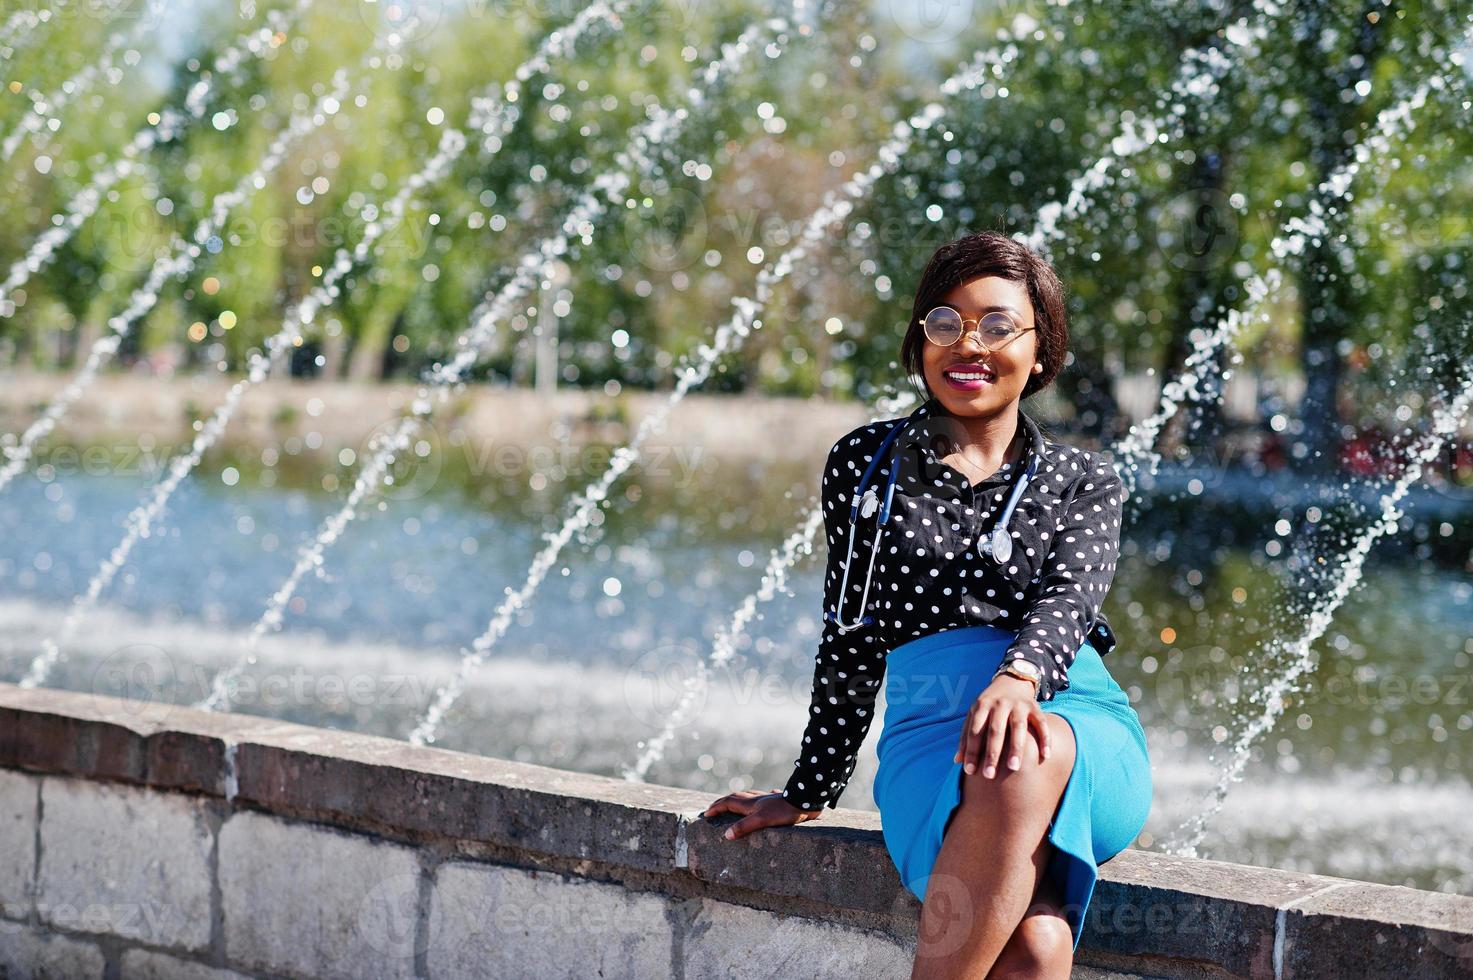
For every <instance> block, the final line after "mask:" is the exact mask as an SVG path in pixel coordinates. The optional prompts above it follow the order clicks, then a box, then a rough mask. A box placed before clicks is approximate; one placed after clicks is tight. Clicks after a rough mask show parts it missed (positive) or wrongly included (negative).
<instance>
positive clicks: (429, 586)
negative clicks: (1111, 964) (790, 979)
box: [0, 0, 1473, 894]
mask: <svg viewBox="0 0 1473 980" xmlns="http://www.w3.org/2000/svg"><path fill="white" fill-rule="evenodd" d="M1470 28H1473V21H1470V18H1469V14H1468V11H1467V9H1466V5H1465V4H1462V3H1459V2H1456V0H1436V2H1383V0H1353V2H1352V0H1296V2H1284V3H1277V2H1269V0H1259V2H1256V3H1254V2H1238V3H1233V2H1228V0H1193V2H1189V3H1179V2H1171V3H1167V2H1147V0H1119V2H1113V0H1106V2H1094V3H1078V2H1075V3H1064V2H1057V0H1054V2H1023V3H993V2H984V0H947V2H942V3H937V2H908V0H876V2H866V3H826V4H825V3H813V2H808V3H803V4H799V5H790V4H786V3H775V4H772V5H765V4H760V3H723V4H720V5H717V4H715V3H709V2H699V0H670V2H661V0H641V2H632V0H624V2H609V3H601V4H595V5H593V6H588V5H585V4H576V3H571V2H562V0H553V2H548V3H536V2H532V3H521V2H493V0H425V2H412V0H406V2H403V3H397V4H396V3H392V2H386V0H377V2H359V0H338V2H321V0H319V2H312V0H281V2H275V3H266V2H242V3H239V4H237V3H234V2H229V0H216V2H209V0H192V2H181V0H155V2H148V0H126V2H123V0H119V2H107V3H103V2H98V3H88V2H76V3H60V2H51V3H45V4H41V3H34V2H29V0H26V2H18V3H15V4H7V5H6V7H5V8H4V11H3V12H0V141H3V142H0V184H3V188H4V191H3V193H0V277H3V279H0V423H3V424H0V433H3V436H0V448H3V449H4V454H5V459H4V465H5V468H4V470H0V624H3V629H0V679H4V680H6V681H20V682H24V683H34V684H47V685H52V686H58V687H65V688H70V689H74V690H91V691H97V692H99V693H107V694H112V695H116V696H121V697H124V698H127V699H130V701H132V702H134V703H142V702H144V701H165V702H169V703H175V704H181V705H187V704H201V705H205V706H208V707H212V708H217V709H218V708H229V709H230V710H235V711H242V712H248V713H254V714H264V715H270V716H273V717H279V718H284V719H290V720H293V721H300V722H305V723H308V724H313V725H321V726H329V727H340V728H348V729H353V730H358V731H364V732H370V733H375V734H381V735H387V736H391V737H395V738H404V737H412V738H414V739H415V740H416V741H426V742H433V743H434V744H438V745H443V746H446V747H449V748H456V749H462V750H466V751H472V752H479V753H486V754H490V755H495V756H499V757H503V758H508V759H516V760H521V761H527V762H535V763H539V764H544V765H551V766H557V767H561V768H569V769H577V770H582V771H587V772H596V773H602V774H606V775H614V776H621V775H622V776H624V777H626V778H633V779H648V780H650V781H654V782H660V783H665V784H671V785H680V786H686V787H691V788H695V789H700V790H706V791H709V792H711V793H712V794H713V798H714V796H715V795H718V794H721V793H725V792H729V791H731V790H734V789H743V788H751V787H757V788H773V787H777V786H781V785H782V783H783V782H784V781H785V780H786V778H787V775H788V773H789V772H790V771H791V766H792V762H793V759H794V757H795V755H796V752H797V747H798V741H799V738H800V735H801V732H802V727H803V723H804V720H805V718H806V712H807V705H808V696H809V683H810V680H811V673H812V663H813V655H814V650H815V646H816V641H817V636H818V632H819V628H820V615H821V609H820V587H819V586H820V580H821V572H822V565H823V560H824V557H825V556H824V553H823V548H822V545H821V542H820V543H819V545H818V546H817V547H815V546H814V542H815V540H816V538H817V537H818V536H816V535H815V533H814V532H815V529H816V527H817V525H816V523H815V521H814V511H813V509H812V505H813V501H814V495H815V493H816V491H817V487H818V476H819V466H820V464H821V461H822V458H823V454H824V453H825V452H826V451H827V449H828V447H829V446H830V445H832V443H833V442H834V441H835V440H836V439H837V438H838V437H839V436H840V435H842V434H843V433H844V432H846V431H848V429H850V428H852V427H853V426H855V425H858V424H860V423H862V422H864V421H866V420H868V419H870V418H874V417H881V418H887V417H892V416H895V415H899V414H903V413H904V412H905V411H907V410H908V407H909V405H910V404H911V403H912V402H911V401H910V399H913V397H914V390H913V389H912V387H911V385H910V384H909V382H908V380H907V379H906V378H905V377H904V374H903V372H902V371H901V370H900V369H899V367H898V364H897V357H898V348H899V341H900V337H901V335H902V333H903V331H904V328H905V323H906V320H907V319H908V317H909V316H910V312H911V310H910V307H911V298H912V290H913V289H914V285H915V283H916V281H917V279H918V277H919V275H920V273H921V271H922V269H923V268H924V266H925V263H926V261H927V259H928V258H929V257H930V255H931V253H932V251H933V250H934V249H935V248H936V247H937V246H939V245H940V244H942V243H944V242H947V241H950V240H952V239H954V238H957V237H959V236H961V235H963V234H966V233H968V232H972V231H979V230H983V229H997V230H1002V231H1006V232H1009V233H1012V234H1015V235H1017V236H1019V237H1021V238H1024V239H1026V240H1028V241H1029V242H1030V243H1031V244H1033V245H1034V246H1035V247H1037V248H1039V249H1040V251H1042V252H1044V253H1045V254H1047V255H1048V256H1049V257H1050V259H1051V260H1052V261H1053V263H1054V264H1055V267H1056V268H1057V269H1058V271H1059V274H1060V276H1061V278H1062V279H1063V280H1064V282H1065V284H1066V287H1067V290H1068V294H1069V313H1070V317H1071V327H1070V329H1071V344H1072V352H1071V357H1070V360H1069V363H1068V365H1067V367H1066V368H1065V370H1064V371H1063V372H1062V373H1061V375H1060V376H1059V378H1058V380H1057V381H1056V383H1055V385H1054V387H1053V388H1052V389H1051V390H1050V391H1048V392H1045V393H1043V394H1041V395H1039V396H1038V397H1037V398H1035V399H1031V400H1030V401H1029V402H1028V403H1025V409H1026V410H1028V411H1030V412H1032V413H1033V414H1034V415H1035V417H1037V418H1039V419H1040V420H1041V421H1043V422H1044V423H1045V425H1046V428H1047V429H1048V431H1049V432H1050V433H1051V434H1053V435H1054V436H1055V437H1056V438H1059V439H1061V440H1062V441H1066V442H1070V443H1073V444H1076V445H1080V446H1086V447H1089V448H1097V449H1102V450H1106V451H1108V452H1109V453H1110V454H1111V456H1112V458H1113V459H1114V460H1115V462H1116V465H1117V468H1119V469H1120V470H1121V471H1122V475H1123V476H1125V478H1126V481H1127V485H1128V486H1129V487H1130V488H1131V491H1132V493H1131V501H1130V503H1129V504H1128V511H1127V520H1128V526H1127V528H1126V531H1125V542H1124V547H1123V555H1122V559H1121V562H1120V567H1119V571H1118V574H1117V577H1116V580H1115V584H1114V586H1113V589H1112V591H1111V592H1110V595H1109V597H1108V599H1107V600H1106V603H1105V607H1104V608H1105V612H1106V615H1107V616H1108V618H1109V621H1110V623H1111V625H1112V626H1113V627H1114V628H1115V630H1116V632H1117V633H1118V634H1119V636H1120V643H1119V645H1118V646H1117V647H1116V649H1115V650H1114V651H1113V652H1112V653H1111V654H1110V655H1109V656H1108V657H1107V664H1108V665H1109V666H1110V668H1111V670H1112V671H1113V672H1114V673H1115V676H1116V677H1117V679H1118V680H1119V681H1120V683H1121V685H1122V686H1123V687H1125V688H1126V690H1127V691H1128V692H1129V693H1130V695H1131V698H1132V700H1133V702H1134V703H1135V704H1136V707H1137V709H1138V711H1139V712H1140V714H1141V717H1142V720H1143V722H1144V723H1145V725H1146V727H1147V730H1148V733H1149V736H1150V741H1151V749H1152V756H1153V762H1154V765H1155V770H1154V772H1155V785H1156V808H1155V810H1154V812H1153V814H1152V816H1151V819H1150V821H1149V822H1148V825H1147V830H1146V832H1145V833H1143V834H1142V835H1141V838H1140V839H1139V840H1138V841H1137V846H1139V847H1144V848H1148V849H1151V848H1155V849H1161V850H1169V851H1171V852H1173V853H1195V854H1199V855H1201V856H1205V857H1211V858H1217V859H1222V860H1231V861H1242V862H1248V863H1259V864H1268V865H1272V866H1276V867H1281V868H1290V869H1300V870H1307V871H1317V872H1322V873H1327V874H1336V875H1345V876H1348V877H1354V878H1361V879H1367V880H1373V881H1381V882H1388V883H1395V884H1409V885H1415V886H1417V887H1422V888H1430V889H1439V890H1446V891H1457V892H1462V893H1465V894H1473V858H1470V857H1469V856H1468V854H1467V849H1466V846H1465V844H1466V823H1465V820H1464V818H1462V816H1461V814H1465V813H1466V812H1467V811H1468V808H1469V807H1470V805H1473V788H1470V784H1469V775H1470V766H1473V757H1470V733H1473V683H1470V681H1473V666H1470V665H1473V630H1470V628H1469V623H1470V622H1473V615H1470V614H1473V575H1470V571H1473V521H1470V519H1469V518H1470V515H1473V429H1470V427H1469V424H1468V413H1467V409H1468V398H1469V384H1470V371H1473V331H1470V327H1469V314H1470V305H1473V300H1470V297H1469V294H1468V283H1467V280H1468V274H1467V273H1468V270H1467V260H1468V256H1469V250H1470V246H1473V238H1470V229H1469V220H1470V219H1469V215H1470V214H1473V169H1470V166H1469V164H1468V160H1469V159H1470V158H1473V131H1470V128H1469V126H1468V125H1467V121H1468V118H1469V112H1470V108H1473V88H1470V84H1469V83H1470V76H1469V68H1468V57H1469V54H1470V49H1473V45H1470V35H1469V33H1468V32H1469V30H1470ZM631 446H632V447H633V451H630V447H631ZM874 741H875V734H873V733H872V734H871V737H870V739H869V742H868V743H867V745H866V748H865V753H864V755H863V757H862V758H861V761H860V764H859V769H858V770H857V772H856V775H855V778H854V780H853V781H852V782H851V783H850V786H849V789H848V790H847V792H846V794H845V797H844V799H843V803H844V805H846V806H854V807H871V808H872V807H873V802H872V800H871V799H870V797H869V794H868V782H869V776H870V774H872V772H873V762H874V758H873V746H874Z"/></svg>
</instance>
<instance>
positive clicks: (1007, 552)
mask: <svg viewBox="0 0 1473 980" xmlns="http://www.w3.org/2000/svg"><path fill="white" fill-rule="evenodd" d="M977 550H978V551H979V552H981V554H982V557H984V558H985V557H987V556H988V555H989V554H990V555H991V556H992V558H993V559H994V560H995V561H997V562H999V563H1001V562H1005V561H1007V560H1008V559H1009V558H1011V557H1012V556H1013V539H1012V537H1011V536H1010V535H1009V534H1008V529H1007V528H1006V527H995V528H993V529H992V535H991V536H990V538H979V539H978V541H977Z"/></svg>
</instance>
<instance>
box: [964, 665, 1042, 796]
mask: <svg viewBox="0 0 1473 980" xmlns="http://www.w3.org/2000/svg"><path fill="white" fill-rule="evenodd" d="M1030 728H1032V729H1034V730H1035V731H1036V733H1037V738H1038V747H1039V761H1040V762H1042V761H1043V760H1044V759H1047V758H1048V757H1049V753H1050V751H1051V750H1052V748H1053V746H1052V745H1051V744H1050V735H1049V727H1048V720H1047V719H1046V718H1045V717H1044V710H1043V709H1042V708H1040V707H1039V706H1038V699H1037V697H1036V696H1035V694H1034V688H1033V682H1032V681H1026V680H1024V679H1023V678H1021V677H1013V676H1012V675H1010V674H1000V675H998V676H997V677H994V678H993V679H992V683H991V684H989V685H987V689H986V690H984V691H983V692H982V693H981V694H979V695H977V700H975V701H973V702H972V707H971V708H970V709H969V710H968V713H967V723H966V724H965V725H963V726H962V737H961V742H960V743H959V744H958V745H957V748H956V755H955V756H954V757H953V758H952V760H951V761H952V762H961V763H963V764H964V766H963V768H965V770H966V772H967V775H971V774H972V773H974V772H976V771H977V759H978V754H979V752H980V751H982V750H983V746H984V744H985V754H984V755H983V757H982V775H983V776H985V777H987V778H988V779H991V778H992V777H993V776H995V775H996V774H997V760H998V759H999V758H1000V757H1001V756H1002V752H1003V747H1004V743H1005V742H1006V743H1008V744H1007V748H1008V768H1009V769H1021V768H1022V766H1023V751H1024V747H1025V743H1026V742H1027V739H1028V730H1029V729H1030Z"/></svg>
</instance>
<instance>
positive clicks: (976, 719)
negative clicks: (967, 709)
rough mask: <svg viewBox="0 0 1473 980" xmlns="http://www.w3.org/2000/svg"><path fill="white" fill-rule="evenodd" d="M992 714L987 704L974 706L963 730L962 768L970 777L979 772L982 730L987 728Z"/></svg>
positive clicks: (980, 703) (982, 703)
mask: <svg viewBox="0 0 1473 980" xmlns="http://www.w3.org/2000/svg"><path fill="white" fill-rule="evenodd" d="M990 713H991V707H990V706H989V705H988V704H986V703H985V702H979V703H977V704H974V705H973V706H972V712H971V714H969V715H968V716H967V724H966V727H965V728H963V729H962V768H963V769H964V770H966V773H967V775H968V776H970V775H971V774H972V773H974V772H976V771H977V761H978V759H977V757H978V755H980V754H981V751H982V730H983V729H984V728H985V727H986V726H987V716H988V715H989V714H990Z"/></svg>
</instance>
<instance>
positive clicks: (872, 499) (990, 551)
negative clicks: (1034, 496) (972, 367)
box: [823, 409, 1038, 633]
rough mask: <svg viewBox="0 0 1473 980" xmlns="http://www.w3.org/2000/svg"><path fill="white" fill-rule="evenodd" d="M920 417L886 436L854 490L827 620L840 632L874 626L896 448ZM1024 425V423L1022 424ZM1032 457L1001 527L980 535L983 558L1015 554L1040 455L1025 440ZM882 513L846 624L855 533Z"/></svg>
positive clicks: (1002, 559)
mask: <svg viewBox="0 0 1473 980" xmlns="http://www.w3.org/2000/svg"><path fill="white" fill-rule="evenodd" d="M919 414H920V410H919V409H917V410H916V411H915V412H912V413H911V414H910V415H909V416H907V417H906V419H905V421H904V422H902V423H900V424H899V425H897V426H895V428H893V429H891V430H890V432H889V434H888V435H886V436H885V439H884V441H883V442H881V443H880V448H879V449H878V450H876V451H875V455H874V457H873V458H872V459H871V460H870V464H869V466H867V467H865V470H864V475H863V476H861V477H860V478H859V483H858V485H857V486H855V488H854V499H853V503H852V504H851V505H850V507H849V548H848V553H847V555H846V558H845V562H844V579H843V581H842V582H840V583H839V600H838V602H837V603H835V607H834V609H833V610H832V611H829V610H825V611H824V614H823V618H824V620H825V621H827V622H831V623H834V624H835V625H836V626H837V628H838V630H839V632H840V633H849V632H851V631H853V630H857V629H860V628H862V627H865V626H869V625H871V624H873V623H874V621H875V618H874V617H873V616H870V615H866V614H865V613H864V610H865V607H867V606H868V605H869V589H870V582H871V581H872V580H873V578H874V573H875V558H876V557H877V556H878V555H879V553H880V536H881V534H882V533H883V532H884V530H885V525H886V524H888V523H889V521H890V505H891V503H892V502H893V501H894V499H895V483H896V481H897V479H898V478H899V475H900V467H899V466H898V465H896V460H895V459H894V450H893V449H892V446H893V445H894V443H895V441H896V439H897V437H899V435H900V433H901V432H902V431H903V430H904V429H905V428H907V427H908V426H909V425H910V423H911V422H912V421H914V420H915V418H916V416H918V415H919ZM1020 424H1021V422H1020ZM1025 443H1026V445H1027V448H1026V449H1025V452H1026V453H1027V454H1028V465H1027V467H1026V468H1022V470H1021V475H1019V476H1018V478H1017V480H1016V481H1015V482H1014V484H1013V492H1012V493H1011V494H1010V495H1009V496H1008V502H1007V505H1006V506H1005V507H1003V511H1002V515H1001V516H1000V517H998V519H997V524H996V525H995V526H994V527H993V529H992V533H991V534H989V535H979V536H978V538H977V552H978V553H979V554H981V555H982V556H983V557H988V558H991V559H992V560H993V561H995V562H997V563H998V564H999V565H1001V564H1002V563H1003V562H1005V561H1007V560H1008V559H1009V558H1010V557H1011V556H1012V554H1013V539H1012V537H1011V536H1010V535H1009V534H1008V523H1009V522H1010V521H1011V520H1012V518H1013V510H1014V509H1015V508H1016V507H1017V506H1018V500H1019V499H1020V498H1021V497H1022V496H1023V491H1024V490H1026V489H1027V488H1028V483H1029V481H1030V480H1032V479H1033V475H1034V474H1035V473H1036V472H1038V453H1037V452H1035V451H1034V448H1033V445H1032V440H1025ZM881 460H888V461H889V463H890V467H889V477H888V479H887V480H886V481H885V501H884V503H883V504H881V503H880V497H879V494H877V493H876V492H875V488H874V487H871V486H869V485H868V484H869V482H870V478H871V477H872V476H874V473H875V468H876V467H877V466H879V465H880V462H881ZM876 510H878V511H879V514H880V516H879V519H878V520H877V521H876V522H875V539H874V542H873V543H872V544H871V545H870V551H869V567H868V568H867V569H866V570H865V574H864V591H863V592H862V593H861V594H860V597H859V610H860V618H859V619H858V620H856V621H854V622H852V623H846V622H844V600H845V599H846V598H848V595H849V573H850V572H851V571H852V570H853V568H854V534H855V532H856V531H857V530H858V528H859V520H860V518H861V517H863V518H865V519H868V518H870V517H873V516H874V514H875V511H876Z"/></svg>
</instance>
